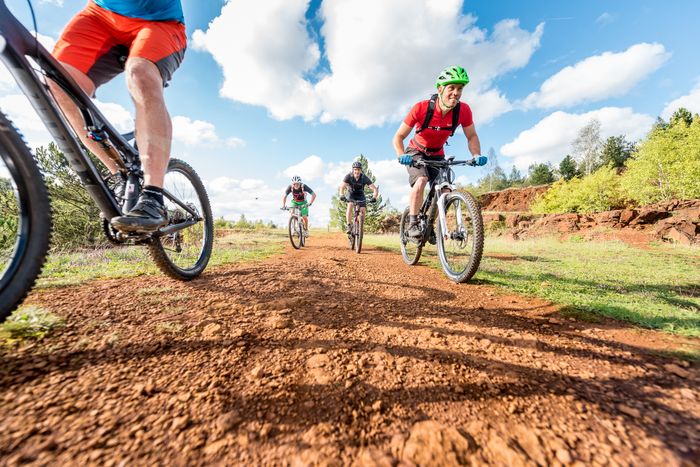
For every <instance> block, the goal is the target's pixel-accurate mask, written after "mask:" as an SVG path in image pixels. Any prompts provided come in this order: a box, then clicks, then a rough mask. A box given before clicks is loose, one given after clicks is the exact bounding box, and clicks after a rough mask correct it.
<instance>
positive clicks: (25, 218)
mask: <svg viewBox="0 0 700 467" xmlns="http://www.w3.org/2000/svg"><path fill="white" fill-rule="evenodd" d="M50 236H51V207H50V205H49V195H48V192H47V190H46V185H45V184H44V179H43V177H42V175H41V172H40V171H39V168H38V167H37V165H36V161H35V160H34V157H33V156H32V153H31V152H30V151H29V148H27V145H26V144H25V142H24V140H23V139H22V136H21V135H20V134H19V133H18V132H17V130H16V129H15V128H14V126H13V125H12V122H10V120H9V119H8V118H7V117H5V115H4V114H3V113H2V112H0V322H2V321H4V320H5V319H6V318H7V317H8V316H9V315H10V313H11V312H12V311H13V310H14V309H15V308H16V307H17V306H18V305H19V304H20V303H22V300H24V298H25V297H26V296H27V293H28V292H29V290H30V289H31V288H32V287H33V285H34V282H35V281H36V278H37V276H38V275H39V273H40V272H41V268H42V267H43V265H44V261H45V260H46V253H47V252H48V249H49V240H50Z"/></svg>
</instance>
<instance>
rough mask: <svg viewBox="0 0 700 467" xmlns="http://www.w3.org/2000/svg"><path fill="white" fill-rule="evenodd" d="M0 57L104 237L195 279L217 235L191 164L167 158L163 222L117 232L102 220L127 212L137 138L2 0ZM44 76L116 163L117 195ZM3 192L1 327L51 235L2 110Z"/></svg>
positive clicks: (42, 194) (23, 149) (38, 188)
mask: <svg viewBox="0 0 700 467" xmlns="http://www.w3.org/2000/svg"><path fill="white" fill-rule="evenodd" d="M35 29H36V26H35ZM30 58H31V59H33V63H31V62H30V61H29V59H30ZM0 61H2V63H3V64H4V65H5V66H6V67H7V69H8V71H9V72H10V74H11V75H12V77H13V78H14V80H15V81H16V82H17V85H18V86H19V88H20V89H21V91H22V92H23V93H24V94H25V95H26V96H27V98H28V99H29V101H30V103H31V105H32V107H34V110H35V111H36V112H37V114H38V115H39V117H40V118H41V120H42V121H43V122H44V124H45V125H46V128H47V129H48V131H49V133H50V134H51V136H52V137H53V139H54V140H55V142H56V144H57V145H58V147H59V148H60V150H61V151H62V152H63V154H64V156H65V158H66V160H67V161H68V164H69V166H70V167H71V169H72V170H73V171H74V172H75V173H76V175H77V176H78V177H79V179H80V180H81V182H82V184H83V185H85V189H86V190H87V192H88V194H89V195H90V197H91V198H92V199H93V200H94V202H95V204H96V205H97V207H98V208H99V210H100V212H101V217H102V225H103V230H104V233H105V235H106V236H107V238H108V239H109V241H111V242H113V243H116V244H140V245H146V246H147V247H148V250H149V251H150V254H151V257H152V259H153V260H154V262H155V263H156V264H157V265H158V267H159V268H160V269H161V270H162V271H163V272H164V273H165V274H167V275H168V276H170V277H173V278H175V279H179V280H191V279H194V278H195V277H197V276H199V275H200V274H201V273H202V271H204V268H205V267H206V265H207V263H208V261H209V257H210V256H211V251H212V245H213V238H214V231H213V221H212V214H211V207H210V205H209V198H208V196H207V193H206V191H205V189H204V185H203V184H202V181H201V180H200V178H199V176H197V174H196V173H195V171H194V170H193V169H192V167H190V166H189V165H188V164H186V163H185V162H183V161H181V160H178V159H170V162H169V164H168V168H167V173H166V175H165V184H164V190H163V196H164V199H165V207H166V210H167V212H168V219H169V221H168V224H167V225H166V226H164V227H161V228H160V229H158V230H156V231H153V232H148V233H143V232H141V233H138V232H135V233H127V232H121V231H118V230H115V229H114V228H113V227H112V226H111V225H110V223H109V220H110V219H112V218H113V217H116V216H121V215H122V214H123V213H124V212H126V211H128V210H129V209H131V208H132V207H133V206H134V205H135V204H136V201H137V199H138V195H139V194H140V191H141V188H142V187H143V171H142V168H141V161H140V159H139V152H138V149H137V147H136V145H135V144H134V145H132V144H130V141H131V140H132V139H133V138H134V133H133V132H131V133H129V134H125V135H122V134H119V133H118V132H117V130H116V129H115V128H114V127H113V126H112V125H111V124H110V123H109V121H108V120H107V119H106V118H105V117H104V116H103V115H102V113H101V112H100V111H99V110H98V109H97V107H96V106H95V105H94V104H93V102H92V101H91V100H90V98H89V97H88V96H87V95H86V94H85V93H84V92H83V91H82V89H81V88H80V87H79V86H78V85H77V84H76V82H75V81H74V80H73V79H72V78H71V77H70V75H68V74H67V73H66V71H65V70H64V69H63V67H62V66H61V64H60V63H58V62H57V61H56V60H55V59H54V58H53V57H52V56H51V54H50V53H49V52H48V51H47V50H46V49H45V48H44V47H43V46H42V45H41V44H40V43H39V42H38V40H37V39H36V38H35V37H34V36H32V35H31V34H30V33H29V31H28V30H27V29H26V28H25V27H24V26H23V25H22V24H21V23H20V22H19V21H18V20H17V18H15V17H14V16H13V15H12V13H10V11H9V10H8V8H7V6H6V5H5V1H4V0H0ZM46 79H51V80H53V81H55V82H56V83H57V84H58V85H59V86H60V87H61V88H62V89H63V90H64V91H65V92H66V93H67V94H68V95H69V96H70V97H71V99H72V100H73V102H75V104H76V105H77V106H78V108H79V109H80V112H81V114H82V117H83V120H84V121H85V131H86V132H87V135H88V137H90V138H91V139H94V140H95V141H98V142H100V144H101V146H102V148H103V149H104V151H105V152H106V154H108V155H109V156H110V157H111V158H112V159H113V160H114V161H115V162H116V163H117V164H118V166H119V168H120V172H121V173H122V174H123V177H124V178H125V187H124V188H125V189H123V190H116V191H118V192H115V190H113V189H112V188H111V187H110V186H108V184H107V183H106V181H105V179H103V177H102V176H101V175H100V172H99V171H98V170H97V168H96V166H95V164H94V163H93V162H92V160H91V159H90V157H89V155H88V153H87V150H86V149H85V148H84V147H83V146H82V144H81V142H80V140H79V138H78V137H77V136H76V135H75V133H74V131H73V130H72V128H71V127H70V126H69V125H68V123H67V121H66V119H65V118H64V116H63V114H62V113H61V111H60V109H59V107H58V105H57V104H56V102H55V101H54V98H53V96H52V94H51V92H50V91H49V88H48V85H47V81H46ZM0 195H2V199H3V200H5V201H6V202H3V203H2V205H1V206H0V322H1V321H3V320H4V319H6V318H7V316H9V314H10V312H11V311H12V310H13V309H15V308H16V307H17V306H18V305H19V304H20V303H21V302H22V300H24V298H25V297H26V295H27V293H28V292H29V290H30V289H31V288H32V286H33V285H34V283H35V281H36V278H37V276H38V275H39V273H40V272H41V269H42V267H43V265H44V262H45V260H46V255H47V252H48V249H49V239H50V235H51V205H50V200H49V195H48V191H47V188H46V184H45V183H44V179H43V176H42V174H41V171H40V170H39V168H38V167H37V163H36V160H35V159H34V156H33V155H32V153H31V151H30V150H29V148H28V147H27V144H26V143H25V141H24V139H23V137H22V135H21V134H20V132H19V131H18V130H17V129H16V128H15V127H14V126H13V124H12V122H10V120H9V119H8V118H7V117H6V116H5V114H4V113H3V112H1V111H0Z"/></svg>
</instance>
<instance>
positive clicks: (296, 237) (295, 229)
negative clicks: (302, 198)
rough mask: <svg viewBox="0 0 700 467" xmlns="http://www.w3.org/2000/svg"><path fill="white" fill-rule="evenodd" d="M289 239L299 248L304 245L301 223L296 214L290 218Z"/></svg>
mask: <svg viewBox="0 0 700 467" xmlns="http://www.w3.org/2000/svg"><path fill="white" fill-rule="evenodd" d="M289 241H290V242H292V246H293V247H294V248H296V249H297V250H298V249H299V248H301V247H302V246H303V245H302V241H303V238H302V230H301V225H299V218H297V217H296V216H291V217H290V218H289Z"/></svg>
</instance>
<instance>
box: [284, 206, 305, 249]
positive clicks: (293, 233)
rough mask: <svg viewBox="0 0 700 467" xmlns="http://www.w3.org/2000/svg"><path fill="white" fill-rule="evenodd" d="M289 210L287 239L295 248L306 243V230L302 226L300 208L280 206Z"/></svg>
mask: <svg viewBox="0 0 700 467" xmlns="http://www.w3.org/2000/svg"><path fill="white" fill-rule="evenodd" d="M282 209H283V210H285V211H289V227H288V230H289V241H290V242H292V246H293V247H294V248H296V249H297V250H298V249H299V248H301V247H303V246H305V245H306V237H307V236H308V231H307V230H306V227H304V220H303V219H302V216H301V209H300V208H299V207H297V206H285V207H283V208H282Z"/></svg>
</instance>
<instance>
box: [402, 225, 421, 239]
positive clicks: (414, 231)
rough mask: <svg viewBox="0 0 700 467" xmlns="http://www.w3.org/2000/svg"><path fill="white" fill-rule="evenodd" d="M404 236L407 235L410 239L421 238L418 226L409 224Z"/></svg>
mask: <svg viewBox="0 0 700 467" xmlns="http://www.w3.org/2000/svg"><path fill="white" fill-rule="evenodd" d="M406 235H408V236H409V237H411V238H421V237H422V236H423V233H422V232H421V231H420V225H418V224H417V223H416V224H411V225H410V226H409V227H408V231H407V232H406Z"/></svg>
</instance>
